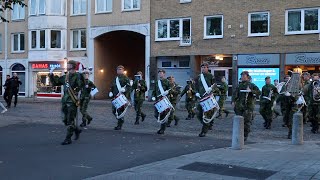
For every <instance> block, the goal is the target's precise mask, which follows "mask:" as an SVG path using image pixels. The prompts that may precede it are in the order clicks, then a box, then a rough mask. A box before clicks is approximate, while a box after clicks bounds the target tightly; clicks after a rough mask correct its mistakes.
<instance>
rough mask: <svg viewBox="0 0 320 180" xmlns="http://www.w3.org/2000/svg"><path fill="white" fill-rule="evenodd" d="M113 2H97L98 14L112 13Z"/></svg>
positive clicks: (105, 0) (108, 0)
mask: <svg viewBox="0 0 320 180" xmlns="http://www.w3.org/2000/svg"><path fill="white" fill-rule="evenodd" d="M112 1H113V0H96V13H108V12H112Z"/></svg>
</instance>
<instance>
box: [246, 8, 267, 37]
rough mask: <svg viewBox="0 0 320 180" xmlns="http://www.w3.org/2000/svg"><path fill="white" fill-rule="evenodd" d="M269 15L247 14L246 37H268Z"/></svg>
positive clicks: (261, 13) (264, 13)
mask: <svg viewBox="0 0 320 180" xmlns="http://www.w3.org/2000/svg"><path fill="white" fill-rule="evenodd" d="M269 30H270V14H269V12H255V13H249V16H248V35H249V36H269Z"/></svg>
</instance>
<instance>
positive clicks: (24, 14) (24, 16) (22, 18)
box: [11, 4, 26, 21]
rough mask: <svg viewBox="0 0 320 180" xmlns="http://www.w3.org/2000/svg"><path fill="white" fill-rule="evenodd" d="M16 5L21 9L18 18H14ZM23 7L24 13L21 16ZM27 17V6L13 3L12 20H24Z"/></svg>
mask: <svg viewBox="0 0 320 180" xmlns="http://www.w3.org/2000/svg"><path fill="white" fill-rule="evenodd" d="M15 6H18V10H19V17H18V18H17V19H13V17H14V12H15V11H14V8H15ZM22 9H23V13H22V15H23V17H21V12H20V11H21V10H22ZM25 18H26V8H25V7H22V6H21V5H19V4H12V10H11V20H12V21H23V20H25Z"/></svg>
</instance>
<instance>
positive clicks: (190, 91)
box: [181, 84, 196, 120]
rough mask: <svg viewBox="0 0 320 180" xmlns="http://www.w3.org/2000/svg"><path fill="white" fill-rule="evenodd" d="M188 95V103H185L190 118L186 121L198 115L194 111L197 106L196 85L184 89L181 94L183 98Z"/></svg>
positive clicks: (189, 85)
mask: <svg viewBox="0 0 320 180" xmlns="http://www.w3.org/2000/svg"><path fill="white" fill-rule="evenodd" d="M184 94H186V102H185V107H186V109H187V111H188V117H187V118H186V120H190V119H191V118H193V117H194V115H195V114H196V113H195V111H194V108H195V104H196V96H195V95H196V92H195V86H194V84H188V85H186V87H185V88H184V90H183V91H182V92H181V97H182V96H183V95H184Z"/></svg>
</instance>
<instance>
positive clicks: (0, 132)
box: [0, 123, 231, 180]
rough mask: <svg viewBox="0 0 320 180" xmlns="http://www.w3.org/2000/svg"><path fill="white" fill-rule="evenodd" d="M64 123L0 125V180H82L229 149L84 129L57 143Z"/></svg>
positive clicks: (205, 141) (206, 141) (201, 141)
mask: <svg viewBox="0 0 320 180" xmlns="http://www.w3.org/2000/svg"><path fill="white" fill-rule="evenodd" d="M64 136H65V127H63V126H60V125H45V124H30V123H22V124H15V125H10V126H5V127H1V128H0V137H1V139H0V176H1V177H0V179H1V180H6V179H14V180H19V179H23V180H26V179H32V180H47V179H55V180H56V179H59V180H63V179H68V180H69V179H83V178H88V177H93V176H97V175H101V174H106V173H110V172H114V171H118V170H121V169H126V168H130V167H134V166H138V165H143V164H147V163H151V162H155V161H159V160H164V159H168V158H172V157H176V156H180V155H184V154H189V153H193V152H198V151H204V150H208V149H214V148H222V147H228V146H229V145H230V143H231V142H230V141H225V140H221V139H220V140H218V139H214V138H198V137H189V136H172V135H171V136H170V135H165V136H159V135H156V134H150V133H149V134H142V133H132V132H131V133H130V132H123V131H120V132H119V131H111V130H101V129H87V130H85V131H84V132H83V133H82V134H81V137H80V139H79V140H78V141H74V142H73V143H72V144H71V145H68V146H62V145H60V143H61V141H62V140H63V139H64Z"/></svg>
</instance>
